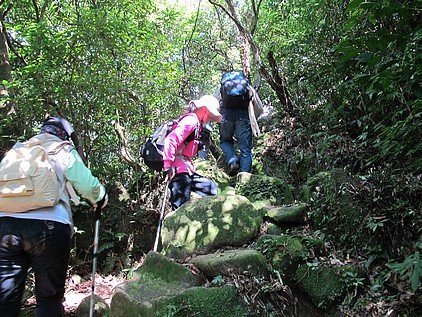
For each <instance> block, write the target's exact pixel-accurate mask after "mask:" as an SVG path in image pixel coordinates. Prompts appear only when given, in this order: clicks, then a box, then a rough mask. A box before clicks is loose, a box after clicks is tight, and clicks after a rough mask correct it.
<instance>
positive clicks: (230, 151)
mask: <svg viewBox="0 0 422 317" xmlns="http://www.w3.org/2000/svg"><path fill="white" fill-rule="evenodd" d="M221 114H222V116H223V119H222V121H221V122H220V123H219V125H218V126H219V129H220V147H221V150H222V151H223V153H224V156H225V157H226V163H227V165H230V164H232V163H234V162H238V163H239V164H240V171H241V172H250V171H251V167H252V128H251V123H250V121H249V114H248V109H225V108H222V109H221ZM235 140H236V142H237V145H238V147H239V150H240V156H238V155H237V154H236V149H235Z"/></svg>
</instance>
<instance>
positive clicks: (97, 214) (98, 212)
mask: <svg viewBox="0 0 422 317" xmlns="http://www.w3.org/2000/svg"><path fill="white" fill-rule="evenodd" d="M100 219H101V206H97V207H95V220H100Z"/></svg>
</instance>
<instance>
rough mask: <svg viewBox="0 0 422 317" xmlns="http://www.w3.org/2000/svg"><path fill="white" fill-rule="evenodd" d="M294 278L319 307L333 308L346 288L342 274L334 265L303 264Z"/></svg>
mask: <svg viewBox="0 0 422 317" xmlns="http://www.w3.org/2000/svg"><path fill="white" fill-rule="evenodd" d="M294 280H295V282H296V283H297V285H298V287H299V288H300V289H301V290H302V291H303V292H305V293H306V294H307V295H308V296H309V299H310V300H311V302H312V303H313V304H314V305H315V306H316V307H319V308H332V307H333V306H334V305H335V304H336V303H338V302H339V300H340V299H341V297H342V295H343V292H344V290H345V287H344V283H343V281H342V279H341V275H340V274H339V273H338V272H337V271H336V270H335V269H334V268H332V267H325V266H317V267H312V266H308V265H306V264H302V265H300V266H299V267H298V269H297V270H296V273H295V276H294Z"/></svg>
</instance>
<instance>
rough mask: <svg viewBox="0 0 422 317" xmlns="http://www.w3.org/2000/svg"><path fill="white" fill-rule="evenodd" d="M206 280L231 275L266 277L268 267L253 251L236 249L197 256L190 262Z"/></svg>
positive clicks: (260, 254)
mask: <svg viewBox="0 0 422 317" xmlns="http://www.w3.org/2000/svg"><path fill="white" fill-rule="evenodd" d="M190 262H191V263H192V264H194V265H195V266H196V267H198V268H199V269H200V270H201V272H203V273H204V274H205V275H206V276H207V277H208V278H210V279H212V278H214V277H216V276H218V275H223V276H228V277H231V274H232V273H234V274H245V273H246V272H247V273H249V274H252V275H255V276H256V275H259V276H266V275H268V273H269V271H268V266H267V264H266V263H265V258H264V256H263V255H262V253H261V252H259V251H256V250H253V249H238V250H229V251H225V252H216V253H213V254H206V255H199V256H197V257H195V258H193V259H191V260H190Z"/></svg>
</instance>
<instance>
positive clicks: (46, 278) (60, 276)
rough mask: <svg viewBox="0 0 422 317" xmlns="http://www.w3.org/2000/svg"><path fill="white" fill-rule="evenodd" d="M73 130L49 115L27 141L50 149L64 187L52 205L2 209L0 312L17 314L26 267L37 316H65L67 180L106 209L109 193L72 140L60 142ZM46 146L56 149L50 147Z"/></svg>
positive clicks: (69, 214) (68, 224)
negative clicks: (31, 274)
mask: <svg viewBox="0 0 422 317" xmlns="http://www.w3.org/2000/svg"><path fill="white" fill-rule="evenodd" d="M73 133H75V132H74V129H73V127H72V125H71V124H70V123H69V122H68V121H67V120H65V119H63V118H60V117H49V118H47V119H46V120H45V121H44V123H43V125H42V127H41V132H40V133H39V134H38V135H36V136H34V137H32V138H31V139H30V140H29V141H37V142H38V140H39V141H41V144H42V146H43V147H44V148H46V149H49V152H50V153H51V154H49V155H48V157H49V160H50V162H51V164H52V166H53V167H54V170H55V172H56V175H57V180H58V183H59V185H60V186H61V188H62V189H63V191H62V192H61V195H60V200H59V202H58V203H57V204H56V205H54V206H52V207H43V208H38V209H31V210H28V211H22V212H14V213H13V212H4V210H3V211H0V315H1V316H2V317H16V316H18V315H19V311H20V306H21V300H22V296H23V293H24V289H25V280H26V278H27V275H28V269H29V268H30V267H31V268H32V271H33V272H34V276H35V296H36V301H37V304H36V308H35V315H36V316H37V317H56V316H63V315H64V308H63V305H62V302H63V296H64V292H65V280H66V274H67V267H68V261H69V256H70V248H71V238H72V234H73V221H72V212H71V208H70V194H69V192H70V191H71V190H70V189H69V190H66V189H65V182H66V180H67V181H68V182H69V183H70V184H71V185H72V186H73V187H74V189H76V191H77V192H78V193H79V194H80V195H81V196H82V197H83V198H85V199H87V200H88V201H89V202H90V203H91V204H93V205H94V206H98V208H104V207H105V206H106V205H107V202H108V195H107V193H106V191H105V188H104V186H103V185H102V184H101V183H100V181H99V180H98V179H97V178H96V177H94V176H93V175H92V173H91V171H90V170H89V169H88V168H87V167H86V166H85V164H84V163H83V161H82V158H81V157H80V155H79V154H78V152H77V150H76V149H75V148H74V147H73V146H72V144H71V143H70V142H69V143H67V142H63V141H68V140H69V138H71V136H72V134H73ZM58 145H59V146H60V147H58ZM50 149H56V150H55V151H53V152H52V151H50ZM5 158H6V157H5ZM66 188H69V185H67V186H66ZM73 193H74V192H73Z"/></svg>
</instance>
